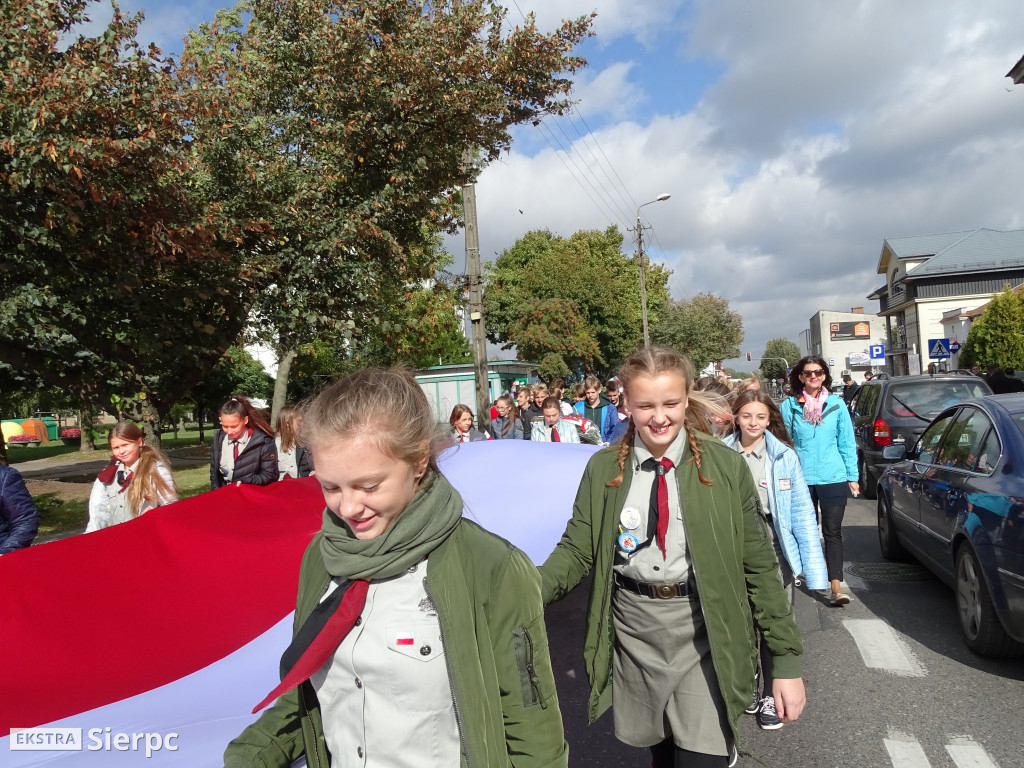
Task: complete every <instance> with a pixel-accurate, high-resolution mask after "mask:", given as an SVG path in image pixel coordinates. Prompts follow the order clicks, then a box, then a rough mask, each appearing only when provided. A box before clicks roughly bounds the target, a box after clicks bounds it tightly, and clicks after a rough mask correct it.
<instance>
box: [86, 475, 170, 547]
mask: <svg viewBox="0 0 1024 768" xmlns="http://www.w3.org/2000/svg"><path fill="white" fill-rule="evenodd" d="M138 467H139V462H138V461H136V462H135V463H134V464H132V465H131V466H130V467H126V466H125V465H124V464H122V463H121V462H118V463H117V469H118V471H119V472H124V473H125V476H127V475H128V474H129V473H130V472H134V471H135V470H136V469H138ZM156 471H157V472H158V473H159V474H160V477H162V478H163V480H164V482H165V483H167V487H168V488H171V489H172V490H171V492H170V493H169V494H166V495H161V496H160V498H159V499H157V503H156V504H153V503H151V502H148V501H145V500H143V502H142V507H141V508H140V509H139V515H142V514H143V513H144V512H147V511H149V510H151V509H153V507H159V506H163V505H164V504H170V503H171V502H172V501H177V500H178V497H177V496H175V495H174V491H173V488H174V480H173V478H172V477H171V472H170V470H169V469H167V467H165V466H164V465H163V463H162V462H159V461H158V462H157V464H156ZM131 519H132V514H131V510H130V509H128V489H127V488H125V489H124V490H123V491H122V490H121V484H120V483H119V482H118V481H117V477H116V475H115V478H114V480H112V481H111V482H110V483H107V484H103V483H101V482H100V481H99V479H97V480H96V481H95V482H93V484H92V491H91V492H90V493H89V525H88V526H86V529H85V532H86V533H91V532H92V531H98V530H100V529H101V528H108V527H110V526H111V525H117V524H118V523H124V522H127V521H128V520H131Z"/></svg>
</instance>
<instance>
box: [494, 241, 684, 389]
mask: <svg viewBox="0 0 1024 768" xmlns="http://www.w3.org/2000/svg"><path fill="white" fill-rule="evenodd" d="M622 244H623V238H622V235H621V234H620V233H619V230H618V229H617V228H616V227H609V228H608V229H606V230H605V231H604V232H600V231H597V230H590V231H583V230H581V231H579V232H577V233H576V234H574V235H573V236H572V237H570V238H568V239H565V238H562V237H559V236H557V235H555V234H553V233H551V232H548V231H542V230H536V231H533V232H529V233H527V234H526V235H524V236H523V237H521V238H520V239H519V240H518V241H517V242H516V243H515V245H513V246H512V247H511V248H509V249H508V250H506V251H505V252H503V253H502V254H501V255H500V256H499V257H498V259H497V261H496V262H494V264H493V265H492V264H488V265H487V270H488V272H487V285H486V289H485V292H484V311H485V314H486V317H487V329H488V338H489V339H490V340H491V341H492V342H493V343H496V344H504V345H505V348H506V349H508V348H511V347H512V346H515V347H516V348H517V352H518V355H519V358H520V359H522V360H532V361H534V362H540V361H541V360H543V359H544V358H546V357H548V356H549V355H554V356H557V357H559V358H561V360H562V362H563V364H564V366H565V367H566V368H567V369H568V370H570V371H572V372H573V373H574V374H579V373H583V372H587V371H593V372H594V373H597V374H598V375H601V376H603V375H605V374H608V373H610V372H611V371H613V370H614V369H615V367H616V366H617V365H618V364H619V363H620V362H621V361H622V360H624V359H625V358H626V357H627V356H628V355H629V354H630V353H631V352H633V351H634V350H635V349H637V348H638V347H640V346H641V345H642V344H643V330H642V328H643V325H642V317H641V305H640V273H639V270H638V269H637V263H636V260H635V259H633V258H630V257H629V256H627V255H626V254H624V253H623V252H622ZM669 274H671V273H670V272H669V271H668V270H666V269H665V268H664V267H662V266H661V265H657V264H655V265H652V266H651V267H650V268H649V269H648V272H647V303H648V307H649V315H650V317H651V318H652V319H653V321H654V322H657V320H658V318H659V317H660V316H661V313H662V312H663V311H664V309H665V308H666V307H667V305H668V303H669V297H668V291H667V288H666V285H667V283H668V276H669ZM555 368H559V366H558V365H557V363H556V361H555V360H554V359H553V358H552V359H551V360H549V361H548V365H547V366H545V369H546V370H547V369H550V370H554V369H555Z"/></svg>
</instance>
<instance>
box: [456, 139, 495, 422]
mask: <svg viewBox="0 0 1024 768" xmlns="http://www.w3.org/2000/svg"><path fill="white" fill-rule="evenodd" d="M471 161H472V158H471V157H470V155H469V153H468V152H467V153H466V158H465V162H466V163H467V164H468V163H470V162H471ZM462 215H463V218H464V219H465V221H466V279H467V281H468V286H467V287H468V289H469V301H468V302H467V303H466V310H467V311H468V313H469V328H470V344H471V346H472V349H473V371H474V374H475V378H476V422H477V427H478V428H479V429H480V430H481V431H485V430H488V429H490V426H491V395H490V386H489V382H488V380H487V336H486V332H485V329H484V281H483V275H481V274H480V231H479V230H478V229H477V219H476V185H475V184H467V185H466V186H464V187H463V188H462Z"/></svg>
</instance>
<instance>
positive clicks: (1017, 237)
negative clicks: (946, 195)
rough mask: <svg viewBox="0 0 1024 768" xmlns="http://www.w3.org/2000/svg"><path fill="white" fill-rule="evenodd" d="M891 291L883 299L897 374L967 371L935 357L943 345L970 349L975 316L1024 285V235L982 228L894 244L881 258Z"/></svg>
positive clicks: (891, 366)
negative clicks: (1006, 291)
mask: <svg viewBox="0 0 1024 768" xmlns="http://www.w3.org/2000/svg"><path fill="white" fill-rule="evenodd" d="M877 272H878V274H880V275H885V285H883V286H882V287H881V288H878V289H876V290H875V291H874V292H872V293H871V295H869V296H868V298H869V299H878V301H879V312H878V314H879V315H881V316H882V317H884V318H885V319H886V322H887V324H888V328H887V334H886V335H887V341H888V343H887V348H886V362H887V367H888V370H889V372H890V373H893V374H896V375H903V374H919V373H923V372H926V371H928V370H929V365H931V366H932V370H952V369H955V368H957V367H959V361H958V359H957V355H956V354H955V353H954V354H952V355H951V357H950V358H949V359H947V360H938V359H933V358H931V357H930V352H931V351H932V349H931V348H932V347H933V346H934V345H933V342H934V340H935V339H949V340H950V341H951V342H952V341H956V342H959V343H961V344H962V343H963V342H964V340H965V339H966V338H967V331H968V330H969V328H970V320H971V317H972V315H971V312H972V310H976V309H977V308H979V307H981V306H982V305H984V304H986V303H987V302H989V301H990V300H991V299H992V298H993V297H994V296H995V295H996V294H998V293H1001V292H1002V291H1003V290H1004V289H1005V288H1007V287H1011V288H1014V287H1016V286H1018V285H1020V284H1021V283H1022V282H1024V230H1013V231H1009V232H1004V231H1000V230H993V229H974V230H966V231H960V232H946V233H941V234H934V235H917V236H913V237H894V238H887V239H886V240H885V241H884V243H883V244H882V253H881V256H880V257H879V260H878V269H877Z"/></svg>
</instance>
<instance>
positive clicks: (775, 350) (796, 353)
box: [760, 338, 800, 380]
mask: <svg viewBox="0 0 1024 768" xmlns="http://www.w3.org/2000/svg"><path fill="white" fill-rule="evenodd" d="M799 359H800V347H798V346H797V345H796V344H794V343H793V342H792V341H790V340H789V339H786V338H778V339H772V340H771V341H769V342H768V343H767V344H765V345H764V352H762V353H761V366H760V368H761V375H762V376H763V377H764V378H766V379H769V380H774V379H781V378H784V377H785V376H787V375H788V373H787V372H786V366H787V365H789V366H793V365H796V362H797V360H799Z"/></svg>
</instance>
